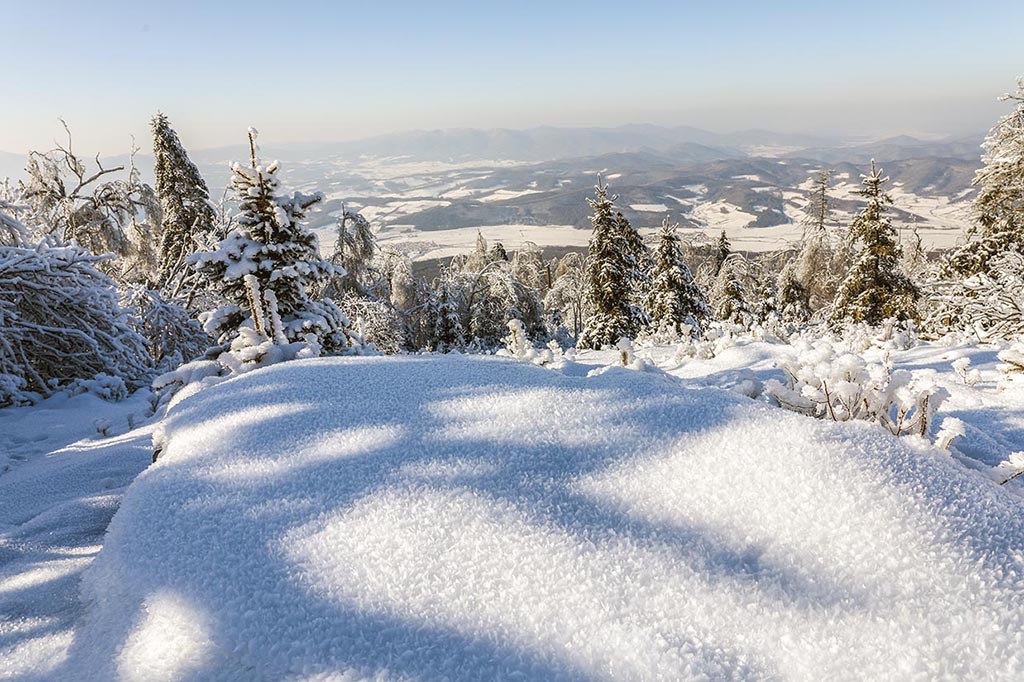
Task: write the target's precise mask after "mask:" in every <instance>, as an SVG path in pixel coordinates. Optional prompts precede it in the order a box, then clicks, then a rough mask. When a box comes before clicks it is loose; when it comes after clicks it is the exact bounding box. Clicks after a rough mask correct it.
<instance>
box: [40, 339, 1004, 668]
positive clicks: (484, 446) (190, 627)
mask: <svg viewBox="0 0 1024 682" xmlns="http://www.w3.org/2000/svg"><path fill="white" fill-rule="evenodd" d="M163 442H164V444H165V449H164V451H163V453H162V455H161V459H160V460H159V462H158V463H157V464H155V465H154V466H152V467H151V468H150V469H148V470H147V471H146V472H144V473H143V474H142V475H140V476H139V478H138V479H137V480H136V481H135V483H134V484H133V485H132V486H131V488H130V489H129V491H128V493H127V494H126V495H125V498H124V500H123V503H122V506H121V508H120V510H119V511H118V512H117V514H116V515H115V517H114V519H113V522H112V523H111V526H110V529H109V533H108V537H107V541H106V543H105V546H104V548H103V550H102V551H101V553H100V555H99V556H98V558H97V559H96V560H95V562H94V563H93V565H92V566H91V567H90V568H89V569H88V571H87V573H86V576H85V579H84V583H83V591H84V594H83V596H84V599H85V600H86V602H87V603H88V604H90V605H91V606H90V607H89V610H88V612H87V614H86V617H85V620H84V622H83V624H82V626H81V627H80V628H79V630H78V631H77V633H76V637H75V641H74V642H73V644H72V645H71V652H70V654H69V657H68V661H67V664H66V670H64V671H63V674H64V678H65V679H70V678H72V677H73V678H75V679H93V680H147V681H152V680H362V679H372V680H414V679H415V680H455V681H462V682H470V681H477V680H688V679H712V680H726V679H749V680H759V679H787V680H826V679H827V680H845V679H871V680H886V679H892V680H915V679H920V680H936V679H972V680H982V679H986V680H1019V679H1024V646H1022V644H1024V600H1022V595H1024V531H1022V529H1024V511H1022V508H1021V505H1020V502H1019V498H1016V497H1013V496H1012V495H1010V494H1008V493H1007V492H1006V491H1003V490H1001V489H999V488H998V487H996V486H994V485H993V484H992V482H991V481H989V480H987V479H985V478H984V476H982V475H981V474H978V473H975V472H971V471H969V470H968V469H966V468H964V467H962V466H960V465H959V464H957V463H955V462H953V461H952V460H950V459H949V458H948V457H947V456H945V455H940V454H938V453H934V454H929V453H927V452H921V451H914V450H911V449H909V448H908V447H907V446H906V445H904V444H903V443H900V442H898V441H897V440H896V439H894V438H892V437H890V436H887V435H886V434H884V433H882V432H881V431H880V430H879V429H877V428H876V427H873V426H871V425H867V424H831V423H825V422H821V421H817V420H813V419H809V418H806V417H802V416H799V415H795V414H791V413H788V412H784V411H782V410H779V409H773V408H770V407H767V406H762V405H758V404H755V403H753V402H752V401H749V400H747V399H745V398H742V397H738V396H736V395H734V394H731V393H729V392H726V391H722V390H718V389H713V388H685V387H683V386H682V385H681V384H680V383H679V382H678V381H677V380H675V379H673V378H671V377H667V376H665V375H663V374H660V373H656V372H636V371H631V370H628V369H625V368H611V369H610V370H609V371H606V372H603V373H601V374H599V375H597V376H591V377H580V376H567V375H565V374H560V373H558V372H555V371H551V370H548V369H542V368H538V367H535V366H532V365H529V364H526V363H519V362H516V361H514V360H509V359H502V358H481V357H477V358H469V357H460V356H443V357H442V356H431V357H416V356H405V357H389V358H331V359H326V358H325V359H317V360H308V361H300V362H292V363H286V364H284V365H278V366H275V367H271V368H267V369H264V370H260V371H257V372H253V373H251V374H247V375H244V376H241V377H239V378H236V379H232V380H230V381H227V382H225V383H223V384H220V385H218V386H216V387H213V388H210V389H208V390H205V391H202V392H200V393H198V394H196V395H192V396H189V397H188V398H186V399H184V400H183V401H181V402H180V403H179V404H177V405H176V406H175V407H173V408H172V410H171V412H170V414H169V416H168V419H167V422H166V429H165V434H164V436H163ZM58 677H59V674H58Z"/></svg>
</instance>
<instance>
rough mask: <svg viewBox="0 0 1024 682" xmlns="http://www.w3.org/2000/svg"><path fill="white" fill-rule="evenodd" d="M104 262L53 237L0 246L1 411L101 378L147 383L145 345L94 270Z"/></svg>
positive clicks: (106, 279) (133, 384)
mask: <svg viewBox="0 0 1024 682" xmlns="http://www.w3.org/2000/svg"><path fill="white" fill-rule="evenodd" d="M8 217H10V216H8ZM104 258H105V257H103V256H95V255H93V254H90V253H88V252H87V251H86V250H85V249H83V248H81V247H79V246H77V245H75V244H67V245H65V244H60V243H59V242H57V241H56V240H55V239H53V238H49V239H44V240H43V241H42V242H40V243H38V244H36V245H34V246H28V245H21V246H0V406H3V405H5V404H11V403H20V402H30V401H32V400H34V399H35V398H37V397H40V396H48V395H50V394H52V393H53V392H54V391H55V390H58V389H60V388H62V387H64V386H67V385H68V384H70V383H72V382H74V381H76V380H92V379H94V378H97V377H98V376H99V375H102V376H99V378H100V379H101V380H107V381H110V380H112V381H116V382H121V381H123V382H124V383H126V384H128V386H130V387H138V386H141V385H142V384H144V383H145V380H146V378H147V377H148V375H149V372H150V361H149V356H148V354H147V352H146V344H145V341H144V339H143V338H142V337H141V336H140V335H139V334H138V333H136V331H135V330H134V329H133V325H132V319H131V316H130V314H129V311H127V310H125V309H124V308H123V307H122V306H121V304H120V303H119V301H118V292H117V287H116V285H115V283H114V281H113V280H112V279H110V277H108V276H107V275H105V274H103V273H102V272H100V271H99V270H98V269H97V268H96V265H97V264H98V263H99V262H100V261H102V260H104Z"/></svg>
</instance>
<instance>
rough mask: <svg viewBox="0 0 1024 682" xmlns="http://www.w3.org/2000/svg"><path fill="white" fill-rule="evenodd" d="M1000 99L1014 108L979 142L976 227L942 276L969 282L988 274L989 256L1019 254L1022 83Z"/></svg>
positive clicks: (1023, 214)
mask: <svg viewBox="0 0 1024 682" xmlns="http://www.w3.org/2000/svg"><path fill="white" fill-rule="evenodd" d="M1000 99H1002V100H1005V101H1011V102H1014V103H1015V107H1014V110H1013V111H1012V112H1011V113H1009V114H1007V115H1006V116H1004V117H1003V118H1001V119H1000V120H999V122H998V123H997V124H996V125H995V127H994V128H992V130H990V131H989V133H988V136H987V137H986V138H985V142H984V144H982V148H983V149H984V150H985V151H984V154H983V155H982V163H983V164H984V165H983V166H982V168H981V169H980V170H978V172H977V173H976V174H975V176H974V184H975V185H977V186H978V187H979V190H978V196H977V197H976V198H975V200H974V212H975V218H976V220H977V226H976V227H975V228H974V229H972V233H971V235H970V236H971V237H973V239H972V240H971V241H969V242H968V243H967V244H966V245H964V246H963V247H961V248H959V249H957V250H956V251H955V252H954V253H953V254H952V255H951V256H950V258H949V259H948V261H947V262H946V263H945V266H944V268H943V270H944V274H945V275H947V276H949V275H961V276H970V275H973V274H975V273H978V272H986V273H987V272H989V270H990V265H991V260H992V257H993V256H996V255H998V254H1000V253H1003V252H1006V251H1017V252H1018V253H1024V79H1020V80H1018V81H1017V92H1016V93H1015V94H1009V93H1008V94H1006V95H1003V96H1002V97H1001V98H1000Z"/></svg>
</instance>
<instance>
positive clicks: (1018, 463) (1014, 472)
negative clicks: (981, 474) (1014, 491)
mask: <svg viewBox="0 0 1024 682" xmlns="http://www.w3.org/2000/svg"><path fill="white" fill-rule="evenodd" d="M1022 475H1024V452H1011V453H1010V456H1009V457H1007V458H1006V459H1005V460H1003V461H1002V462H1000V463H999V464H997V465H996V466H995V467H993V468H992V477H993V478H994V479H995V480H997V481H998V482H999V485H1006V484H1007V483H1009V482H1010V481H1012V480H1014V479H1016V478H1019V477H1020V476H1022Z"/></svg>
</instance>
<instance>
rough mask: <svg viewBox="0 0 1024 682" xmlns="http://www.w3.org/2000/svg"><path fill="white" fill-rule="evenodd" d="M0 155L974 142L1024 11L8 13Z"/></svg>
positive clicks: (363, 8) (40, 9)
mask: <svg viewBox="0 0 1024 682" xmlns="http://www.w3.org/2000/svg"><path fill="white" fill-rule="evenodd" d="M0 9H2V11H0V16H3V18H4V19H5V23H6V26H5V27H4V29H3V35H4V52H5V54H6V55H7V65H6V68H5V73H4V81H5V82H4V86H3V93H4V94H3V97H2V98H0V100H2V102H3V103H2V104H0V149H3V150H8V151H15V152H23V151H26V150H27V149H30V148H37V147H47V146H49V144H50V143H51V142H52V140H53V139H54V138H56V137H58V136H59V135H60V128H59V124H58V123H57V120H56V119H57V117H58V116H63V117H64V118H65V119H66V120H67V121H68V123H69V124H70V125H71V126H72V129H73V130H74V132H75V135H76V139H77V141H78V144H79V146H80V147H81V148H83V149H86V150H93V149H96V150H102V151H104V152H107V153H114V152H117V151H122V150H124V149H125V148H127V146H128V144H129V139H130V136H131V135H132V134H134V135H136V137H137V138H139V139H140V141H141V143H142V144H143V145H145V143H146V138H145V136H146V132H147V121H148V119H149V117H150V116H151V115H152V114H153V112H155V111H156V110H157V109H161V110H163V111H164V112H166V113H167V114H168V115H169V116H170V117H171V120H172V121H173V122H174V124H175V125H176V126H177V127H178V128H179V131H180V132H181V134H182V136H183V138H185V140H186V143H187V144H188V145H189V146H192V147H195V148H202V147H211V146H218V145H222V144H229V143H234V142H238V141H239V140H240V139H241V138H242V137H244V131H245V129H246V127H247V126H248V125H255V126H256V127H257V128H259V129H260V130H261V131H262V133H263V139H264V140H265V142H266V143H268V144H269V143H271V142H291V141H312V140H341V139H349V138H355V137H363V136H366V135H371V134H377V133H383V132H389V131H395V130H406V129H411V128H435V127H459V126H474V127H497V126H503V127H529V126H534V125H544V124H547V125H617V124H622V123H630V122H636V123H642V122H650V123H658V124H669V125H675V124H680V125H682V124H686V125H696V126H700V127H706V128H711V129H716V130H730V129H742V128H751V127H763V128H771V129H777V130H786V131H814V132H826V131H837V132H846V133H858V134H861V133H862V134H889V133H895V132H908V133H927V132H932V133H945V132H967V131H974V130H978V129H983V128H985V127H988V125H989V124H990V123H991V122H992V121H993V120H994V116H997V115H998V113H999V112H1000V111H1001V108H1000V106H999V105H998V104H997V103H996V102H995V96H996V95H998V94H999V93H1001V92H1005V91H1007V90H1010V89H1011V88H1012V86H1013V79H1014V78H1015V77H1016V76H1018V75H1022V74H1024V42H1022V39H1021V36H1020V27H1021V26H1022V25H1024V2H1019V1H1017V2H1012V1H1008V0H1007V1H1003V2H987V1H984V0H980V1H978V0H976V1H973V2H962V1H961V2H945V1H935V2H914V1H911V2H889V3H883V2H872V1H868V2H856V3H854V2H842V3H840V2H830V1H828V0H822V1H819V2H779V3H770V2H726V1H719V2H694V3H689V2H643V1H633V2H619V3H606V2H596V1H595V2H554V1H552V2H530V1H525V2H515V3H513V2H500V3H499V2H483V1H481V2H444V1H443V0H435V1H434V2H372V3H371V2H359V3H349V2H314V3H301V2H293V3H288V2H281V1H279V2H273V3H270V2H267V3H263V2H247V3H238V2H180V1H178V2H170V1H168V2H161V3H146V2H139V1H133V2H120V1H110V2H94V3H81V2H52V1H49V2H48V1H45V0H36V1H34V2H27V1H26V0H13V1H12V0H0Z"/></svg>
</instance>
